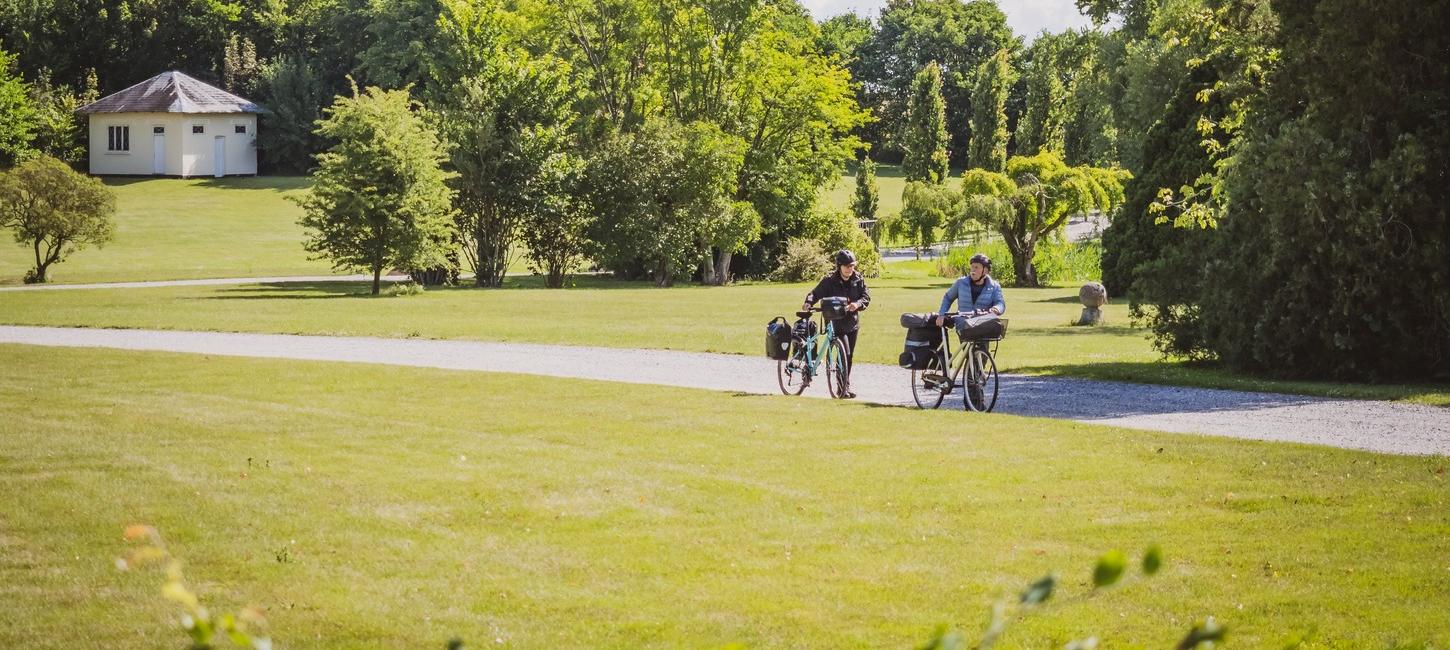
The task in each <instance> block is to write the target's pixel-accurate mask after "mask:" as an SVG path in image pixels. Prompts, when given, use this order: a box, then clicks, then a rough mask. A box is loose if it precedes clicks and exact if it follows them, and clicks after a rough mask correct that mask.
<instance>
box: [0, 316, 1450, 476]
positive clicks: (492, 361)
mask: <svg viewBox="0 0 1450 650" xmlns="http://www.w3.org/2000/svg"><path fill="white" fill-rule="evenodd" d="M0 343H23V344H28V345H47V346H63V347H104V348H120V349H127V350H157V351H168V352H187V353H195V354H212V355H225V356H242V357H267V358H278V359H308V360H315V361H348V362H360V363H382V364H392V365H400V366H418V367H426V368H446V369H453V370H483V371H491V372H513V373H524V374H532V375H546V376H552V377H571V378H583V379H597V380H604V381H615V382H625V383H636V384H659V385H666V386H682V387H687V388H704V389H709V390H721V391H738V392H746V393H759V394H772V393H777V394H778V392H779V391H778V390H777V388H776V381H775V364H774V362H771V361H769V360H767V359H764V358H758V357H745V356H737V355H724V354H707V353H699V352H674V351H668V350H625V349H612V348H590V347H570V346H557V345H535V344H527V343H488V342H475V341H434V340H418V339H383V338H366V337H329V336H296V335H286V334H232V333H220V332H173V331H159V330H117V329H85V328H59V327H13V326H0ZM853 374H854V377H853V388H854V389H855V390H856V392H857V393H858V394H859V395H860V399H861V400H862V401H866V402H874V403H879V404H891V405H906V404H911V403H912V401H911V393H910V389H909V387H908V386H907V379H906V371H904V370H901V369H900V368H896V367H892V366H881V365H870V364H860V365H858V366H857V368H856V370H855V371H854V373H853ZM806 395H808V396H812V397H824V396H825V395H826V387H825V382H819V383H818V384H817V385H815V386H812V387H811V388H809V389H807V390H806ZM782 399H786V398H784V397H782ZM942 408H944V409H955V410H958V411H960V409H961V398H960V395H959V394H957V395H954V396H952V397H951V398H949V399H948V400H947V402H946V403H945V404H943V405H942ZM997 411H998V412H1000V413H1011V414H1016V415H1028V416H1036V417H1049V418H1060V419H1068V420H1076V421H1080V422H1088V423H1094V424H1108V425H1117V426H1125V427H1134V428H1139V429H1151V430H1157V431H1170V432H1177V433H1197V434H1209V435H1217V436H1229V437H1236V438H1249V439H1254V440H1275V441H1286V442H1303V443H1311V444H1318V445H1329V446H1334V447H1343V448H1348V449H1364V450H1369V451H1377V452H1382V453H1392V454H1417V455H1418V454H1434V455H1450V409H1441V408H1436V407H1432V406H1422V405H1417V404H1402V403H1394V402H1376V401H1364V400H1335V399H1324V398H1318V397H1303V396H1297V395H1280V394H1274V393H1251V392H1243V391H1228V390H1214V389H1204V388H1181V387H1172V386H1149V385H1142V384H1129V383H1123V382H1109V381H1095V380H1087V379H1071V378H1062V377H1028V376H1003V378H1002V397H1001V399H1000V401H999V403H998V406H997ZM961 417H962V422H963V423H964V424H965V423H967V422H969V421H970V418H972V417H977V416H974V415H972V414H967V413H963V414H962V416H961Z"/></svg>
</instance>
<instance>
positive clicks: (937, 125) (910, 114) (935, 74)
mask: <svg viewBox="0 0 1450 650" xmlns="http://www.w3.org/2000/svg"><path fill="white" fill-rule="evenodd" d="M901 141H902V145H903V147H904V148H905V150H906V157H905V158H903V159H902V161H901V170H902V171H903V172H904V173H905V174H906V180H907V181H908V182H910V181H923V182H927V183H941V182H944V181H945V180H946V177H947V173H948V172H947V127H946V104H945V103H943V102H942V96H941V68H940V67H939V66H938V65H937V64H936V62H935V61H933V62H931V63H929V64H927V66H926V67H925V68H922V69H921V71H920V72H918V73H917V74H916V79H915V80H914V81H913V82H912V84H911V99H910V100H909V101H908V103H907V106H906V132H905V133H903V134H902V137H901Z"/></svg>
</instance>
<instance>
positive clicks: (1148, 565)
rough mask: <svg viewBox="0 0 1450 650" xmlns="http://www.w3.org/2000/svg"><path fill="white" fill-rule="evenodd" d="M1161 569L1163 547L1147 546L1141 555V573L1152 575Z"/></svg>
mask: <svg viewBox="0 0 1450 650" xmlns="http://www.w3.org/2000/svg"><path fill="white" fill-rule="evenodd" d="M1161 568H1163V547H1161V546H1158V545H1157V544H1149V545H1148V551H1147V552H1145V553H1143V573H1144V574H1146V575H1150V576H1151V575H1153V574H1155V573H1158V570H1159V569H1161Z"/></svg>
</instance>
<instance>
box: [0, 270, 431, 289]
mask: <svg viewBox="0 0 1450 650" xmlns="http://www.w3.org/2000/svg"><path fill="white" fill-rule="evenodd" d="M372 279H373V276H371V275H366V274H359V275H289V276H279V277H274V278H206V279H203V280H152V281H147V282H93V283H90V284H26V285H21V286H16V287H0V291H62V290H65V289H149V288H152V287H201V286H206V285H213V284H275V283H279V282H303V283H305V282H363V281H367V282H371V281H372ZM407 279H408V276H406V275H385V276H383V282H401V281H403V280H407Z"/></svg>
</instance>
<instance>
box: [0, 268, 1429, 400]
mask: <svg viewBox="0 0 1450 650" xmlns="http://www.w3.org/2000/svg"><path fill="white" fill-rule="evenodd" d="M888 269H890V271H889V273H890V274H891V275H890V276H888V277H886V278H882V279H877V280H873V281H872V282H871V283H870V284H871V287H872V298H873V302H872V305H871V308H870V310H868V312H867V314H866V316H865V318H864V319H863V328H864V330H863V333H862V335H861V339H860V346H861V348H860V350H859V351H858V352H857V358H858V359H861V360H864V361H867V362H872V363H889V364H894V363H896V357H897V355H898V354H899V353H900V351H901V344H902V339H903V337H904V330H902V329H901V327H900V326H899V324H898V322H897V317H898V316H899V315H900V313H901V312H904V311H932V310H935V309H936V307H937V304H938V303H939V302H940V300H941V295H942V293H943V292H944V291H945V290H946V286H947V284H948V283H947V280H945V279H942V278H935V277H929V276H928V275H926V273H925V270H926V263H917V262H901V263H895V264H891V265H889V267H888ZM511 286H512V287H513V288H511V289H506V290H501V291H500V290H477V289H472V288H458V289H434V290H429V291H428V292H426V293H424V294H422V295H418V296H411V297H402V298H398V297H394V298H388V297H384V298H376V299H375V298H371V297H368V296H366V295H363V294H365V293H366V287H365V285H363V284H348V283H325V284H315V285H302V284H282V285H250V286H222V287H215V286H208V287H175V288H158V289H133V290H77V291H41V292H8V293H6V292H0V324H18V325H54V326H90V327H126V328H153V329H182V330H217V331H241V332H281V333H307V334H334V335H357V336H387V337H425V338H439V339H476V340H494V341H518V342H532V343H551V344H565V345H596V346H606V347H625V348H664V349H674V350H695V351H705V352H725V353H735V354H751V355H755V354H761V350H760V348H761V347H762V342H761V339H762V337H763V336H764V325H765V322H766V321H767V320H769V319H770V318H771V317H772V316H776V315H785V316H787V317H790V316H791V312H792V311H793V310H794V309H795V308H796V307H797V306H799V304H800V301H801V299H802V297H803V296H804V295H805V293H806V292H807V291H809V290H810V286H808V285H778V284H741V285H735V286H731V287H724V288H720V287H695V286H685V287H677V288H674V289H657V288H654V287H652V286H649V285H648V284H642V283H626V282H617V281H613V280H608V279H600V278H587V277H586V278H581V279H579V280H578V286H577V287H575V288H574V289H571V290H565V291H558V290H549V289H542V288H538V287H540V283H539V281H538V279H536V278H532V277H527V276H525V277H518V278H517V279H514V280H512V281H511ZM1007 300H1008V313H1007V315H1008V317H1009V318H1010V326H1009V327H1010V329H1009V333H1008V338H1007V340H1006V341H1004V342H1003V343H1002V345H1001V348H1000V350H999V354H998V364H999V365H1000V367H1001V368H1002V369H1003V370H1004V371H1011V372H1029V373H1039V374H1063V375H1074V376H1087V377H1094V378H1101V379H1121V380H1129V381H1140V382H1149V383H1166V384H1179V385H1196V386H1210V387H1227V388H1238V389H1245V390H1269V391H1280V392H1293V393H1304V394H1317V395H1330V396H1342V397H1365V398H1373V399H1405V400H1413V401H1418V402H1423V403H1429V404H1439V405H1450V386H1443V385H1441V386H1433V385H1432V386H1403V385H1353V384H1336V383H1320V382H1279V381H1270V380H1262V379H1257V378H1253V377H1244V376H1241V375H1235V374H1231V373H1228V372H1225V371H1222V370H1218V369H1216V368H1215V367H1213V366H1199V365H1190V364H1184V363H1164V362H1161V361H1159V356H1158V355H1157V353H1155V352H1154V351H1153V349H1152V347H1151V346H1150V344H1149V342H1148V340H1147V339H1146V336H1145V334H1144V332H1143V330H1140V329H1134V328H1131V327H1129V326H1128V314H1127V307H1126V305H1124V304H1122V303H1114V304H1112V305H1109V306H1108V307H1107V309H1106V314H1107V319H1108V324H1107V325H1104V326H1100V327H1090V328H1082V327H1072V326H1070V325H1069V323H1070V322H1071V321H1072V320H1073V319H1075V318H1076V317H1077V316H1078V314H1079V312H1080V311H1081V305H1080V304H1079V303H1078V300H1077V291H1076V290H1075V289H1073V288H1054V289H1010V288H1009V289H1008V290H1007Z"/></svg>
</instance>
